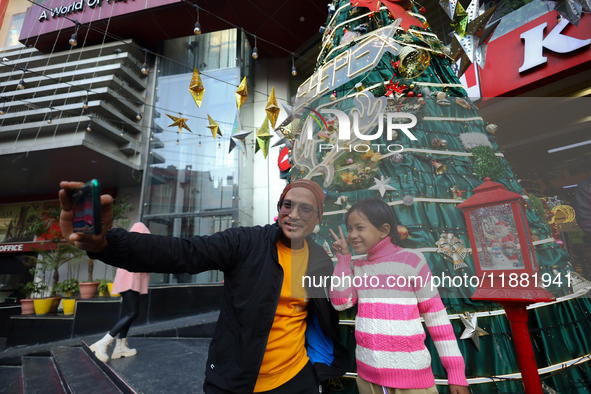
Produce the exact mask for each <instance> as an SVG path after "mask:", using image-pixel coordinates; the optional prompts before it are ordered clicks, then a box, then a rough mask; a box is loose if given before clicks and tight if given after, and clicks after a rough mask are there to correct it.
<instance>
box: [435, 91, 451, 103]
mask: <svg viewBox="0 0 591 394" xmlns="http://www.w3.org/2000/svg"><path fill="white" fill-rule="evenodd" d="M437 104H439V105H443V106H448V105H450V104H451V103H450V102H449V100H448V99H447V94H446V93H445V92H437Z"/></svg>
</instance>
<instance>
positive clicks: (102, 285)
mask: <svg viewBox="0 0 591 394" xmlns="http://www.w3.org/2000/svg"><path fill="white" fill-rule="evenodd" d="M95 280H96V279H95ZM112 282H113V281H110V280H108V279H100V281H99V285H98V288H97V290H98V292H99V297H105V296H106V295H108V294H109V283H112Z"/></svg>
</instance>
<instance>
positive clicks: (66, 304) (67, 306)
mask: <svg viewBox="0 0 591 394" xmlns="http://www.w3.org/2000/svg"><path fill="white" fill-rule="evenodd" d="M54 291H55V292H58V293H61V294H65V296H66V298H64V299H63V300H62V306H63V308H64V315H73V314H74V310H75V308H76V299H75V298H72V297H73V295H74V294H75V293H78V292H80V285H79V284H78V279H76V278H72V279H66V280H65V281H63V282H61V283H58V284H57V286H56V288H55V289H54Z"/></svg>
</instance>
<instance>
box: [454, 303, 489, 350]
mask: <svg viewBox="0 0 591 394" xmlns="http://www.w3.org/2000/svg"><path fill="white" fill-rule="evenodd" d="M465 315H466V316H464V315H460V319H461V320H462V323H464V327H466V328H465V329H464V332H463V333H462V336H461V337H460V339H468V338H470V339H472V342H474V346H476V349H477V350H478V351H480V341H479V340H478V338H479V337H481V336H484V335H488V332H486V331H484V330H483V329H482V328H480V327H478V316H476V314H474V313H470V312H466V314H465Z"/></svg>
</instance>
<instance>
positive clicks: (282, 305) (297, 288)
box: [254, 241, 308, 393]
mask: <svg viewBox="0 0 591 394" xmlns="http://www.w3.org/2000/svg"><path fill="white" fill-rule="evenodd" d="M277 251H278V255H279V264H280V265H281V267H283V285H282V286H281V295H280V297H279V304H278V305H277V311H276V312H275V320H274V321H273V326H272V327H271V332H269V339H268V340H267V349H266V350H265V356H264V357H263V364H262V365H261V369H260V371H259V377H258V379H257V383H256V386H255V388H254V392H255V393H258V392H261V391H268V390H272V389H274V388H276V387H279V386H281V385H282V384H284V383H286V382H288V381H289V380H290V379H291V378H293V377H294V376H296V375H297V374H298V372H300V371H301V370H302V368H304V366H305V365H306V363H307V362H308V354H307V353H306V347H305V342H306V338H305V333H306V316H307V315H308V308H307V306H308V299H307V298H306V290H305V289H304V287H303V286H302V277H303V276H304V275H306V270H307V269H308V244H307V243H306V242H305V241H304V247H303V248H302V249H295V250H294V249H290V248H288V247H287V246H285V245H283V244H282V243H281V241H279V242H277Z"/></svg>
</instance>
